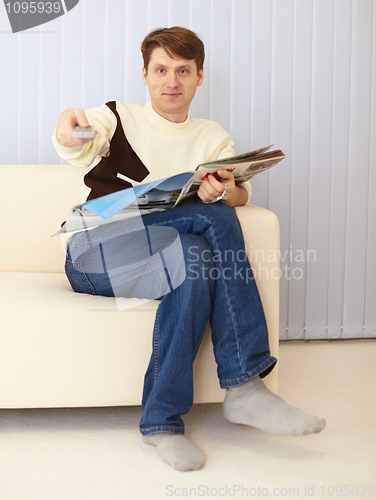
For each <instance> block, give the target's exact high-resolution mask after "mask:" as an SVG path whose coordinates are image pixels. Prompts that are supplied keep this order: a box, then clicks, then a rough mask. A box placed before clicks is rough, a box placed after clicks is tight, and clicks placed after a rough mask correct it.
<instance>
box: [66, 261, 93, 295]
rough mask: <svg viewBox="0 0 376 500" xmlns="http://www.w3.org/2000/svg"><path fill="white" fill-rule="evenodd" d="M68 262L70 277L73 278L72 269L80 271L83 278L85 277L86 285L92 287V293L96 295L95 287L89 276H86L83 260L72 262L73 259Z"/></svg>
mask: <svg viewBox="0 0 376 500" xmlns="http://www.w3.org/2000/svg"><path fill="white" fill-rule="evenodd" d="M66 263H67V264H68V273H69V275H68V278H69V280H71V269H74V270H75V271H78V272H79V273H80V274H81V276H82V278H83V279H84V281H85V283H86V285H87V286H88V287H89V288H90V290H91V295H96V292H95V289H94V287H93V285H92V284H91V283H90V281H89V279H88V277H87V276H86V274H85V271H84V269H83V266H82V264H81V262H72V261H71V260H66Z"/></svg>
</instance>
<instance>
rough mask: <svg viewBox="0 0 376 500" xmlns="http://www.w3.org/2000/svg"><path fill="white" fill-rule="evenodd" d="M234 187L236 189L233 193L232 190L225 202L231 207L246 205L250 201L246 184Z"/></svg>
mask: <svg viewBox="0 0 376 500" xmlns="http://www.w3.org/2000/svg"><path fill="white" fill-rule="evenodd" d="M234 188H235V189H234V190H233V192H232V193H231V191H230V193H229V196H228V198H227V200H226V201H225V204H226V205H228V206H230V207H240V206H242V205H245V204H246V203H247V201H248V191H247V190H246V188H245V187H244V186H237V185H235V186H234Z"/></svg>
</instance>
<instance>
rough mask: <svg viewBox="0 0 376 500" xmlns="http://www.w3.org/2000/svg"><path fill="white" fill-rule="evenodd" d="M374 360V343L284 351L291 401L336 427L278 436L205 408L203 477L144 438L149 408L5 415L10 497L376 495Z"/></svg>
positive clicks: (197, 425) (192, 425)
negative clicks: (168, 460)
mask: <svg viewBox="0 0 376 500" xmlns="http://www.w3.org/2000/svg"><path fill="white" fill-rule="evenodd" d="M375 358H376V341H375V340H355V341H353V340H351V341H311V342H283V343H281V351H280V358H279V370H280V389H279V394H280V396H281V397H283V398H284V399H286V400H287V401H288V402H290V403H292V404H294V405H296V406H298V407H300V408H301V409H303V410H305V411H308V412H311V413H314V414H316V415H318V416H322V417H324V418H326V419H327V427H326V429H325V430H324V431H323V432H322V433H321V434H318V435H313V436H306V437H299V438H293V437H279V436H272V435H268V434H265V433H264V432H262V431H258V430H255V429H248V428H245V427H243V426H238V425H233V424H230V423H229V422H227V421H226V420H225V419H224V418H223V417H222V414H221V405H217V404H212V405H197V406H195V407H194V408H193V409H192V411H191V412H190V414H189V415H188V416H187V417H186V418H185V421H186V424H187V435H188V436H189V437H190V438H191V439H192V440H193V441H194V442H195V443H196V444H198V445H199V446H200V447H201V448H202V449H203V450H204V451H205V452H206V455H207V464H206V466H205V468H204V469H203V470H201V471H198V472H188V473H182V472H177V471H174V470H172V469H171V468H170V467H169V466H168V465H166V464H164V463H163V462H162V461H161V460H160V459H159V457H158V455H157V451H156V449H155V448H153V447H150V446H147V445H145V444H144V443H143V442H142V441H141V439H140V434H139V431H138V421H139V418H140V416H141V410H140V408H138V407H136V408H135V407H128V408H97V409H55V410H51V409H48V410H0V500H45V499H46V500H47V499H48V500H63V499H64V500H125V499H130V500H137V499H147V500H148V499H150V500H159V499H166V498H180V497H183V498H265V497H273V496H274V497H279V498H281V497H282V498H299V499H305V498H326V499H329V498H353V499H354V498H357V499H359V498H366V499H369V498H376V493H373V494H371V493H372V490H371V489H370V487H371V485H373V486H375V491H376V473H375V470H376V452H375V450H376V425H375V424H376V422H375V420H376V397H375V395H376V392H375V381H376V362H375ZM341 488H342V490H341Z"/></svg>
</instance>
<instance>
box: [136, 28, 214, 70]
mask: <svg viewBox="0 0 376 500" xmlns="http://www.w3.org/2000/svg"><path fill="white" fill-rule="evenodd" d="M158 47H162V48H163V49H164V50H165V51H166V53H167V54H168V55H169V56H170V57H172V58H174V56H179V57H182V58H183V59H189V60H192V59H194V60H195V62H196V66H197V72H198V71H200V69H202V67H203V66H204V59H205V47H204V44H203V42H202V40H201V39H200V38H199V36H198V35H196V33H194V32H193V31H191V30H189V29H187V28H182V27H180V26H173V27H172V28H161V29H156V30H154V31H152V32H151V33H149V34H148V35H147V36H146V37H145V39H144V41H143V42H142V44H141V52H142V57H143V59H144V68H145V70H146V71H147V70H148V66H149V62H150V58H151V53H152V52H153V50H154V49H155V48H158Z"/></svg>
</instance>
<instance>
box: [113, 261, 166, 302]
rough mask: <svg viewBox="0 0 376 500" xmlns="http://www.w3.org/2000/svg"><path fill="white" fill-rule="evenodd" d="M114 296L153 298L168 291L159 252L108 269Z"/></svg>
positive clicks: (161, 295)
mask: <svg viewBox="0 0 376 500" xmlns="http://www.w3.org/2000/svg"><path fill="white" fill-rule="evenodd" d="M108 277H109V279H110V281H111V286H112V289H113V292H114V295H115V297H128V298H130V297H136V298H138V299H150V300H155V299H158V298H160V297H163V295H166V293H168V292H169V291H170V286H169V283H168V278H167V276H166V272H165V269H164V266H163V262H162V259H161V257H160V255H159V254H155V255H153V256H152V257H149V258H147V259H143V260H140V261H138V262H134V263H132V264H128V265H125V266H121V267H117V268H115V269H111V270H109V271H108Z"/></svg>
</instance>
